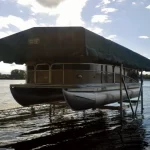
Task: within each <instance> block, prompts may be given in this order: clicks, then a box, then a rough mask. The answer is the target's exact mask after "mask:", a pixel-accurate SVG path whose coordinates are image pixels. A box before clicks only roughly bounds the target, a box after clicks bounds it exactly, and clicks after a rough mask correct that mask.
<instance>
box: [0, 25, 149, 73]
mask: <svg viewBox="0 0 150 150" xmlns="http://www.w3.org/2000/svg"><path fill="white" fill-rule="evenodd" d="M0 61H4V62H6V63H13V62H15V63H16V64H24V63H27V62H36V63H38V62H51V63H52V62H53V63H54V62H79V63H82V62H88V63H110V64H114V65H119V64H121V63H122V64H123V65H124V66H126V67H131V68H136V69H142V70H145V71H150V60H149V59H147V58H145V57H143V56H141V55H139V54H137V53H135V52H133V51H132V50H129V49H128V48H125V47H123V46H121V45H119V44H117V43H115V42H112V41H110V40H108V39H105V38H104V37H102V36H99V35H97V34H95V33H93V32H91V31H89V30H87V29H85V28H83V27H35V28H31V29H28V30H26V31H22V32H19V33H16V34H14V35H11V36H8V37H5V38H2V39H0Z"/></svg>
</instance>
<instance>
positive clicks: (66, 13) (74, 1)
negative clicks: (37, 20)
mask: <svg viewBox="0 0 150 150" xmlns="http://www.w3.org/2000/svg"><path fill="white" fill-rule="evenodd" d="M86 2H87V0H82V1H81V0H66V1H64V2H63V3H62V4H61V5H60V6H59V7H58V8H59V15H58V18H57V19H56V25H57V26H84V21H83V20H82V16H81V13H82V10H83V8H84V6H85V5H86Z"/></svg>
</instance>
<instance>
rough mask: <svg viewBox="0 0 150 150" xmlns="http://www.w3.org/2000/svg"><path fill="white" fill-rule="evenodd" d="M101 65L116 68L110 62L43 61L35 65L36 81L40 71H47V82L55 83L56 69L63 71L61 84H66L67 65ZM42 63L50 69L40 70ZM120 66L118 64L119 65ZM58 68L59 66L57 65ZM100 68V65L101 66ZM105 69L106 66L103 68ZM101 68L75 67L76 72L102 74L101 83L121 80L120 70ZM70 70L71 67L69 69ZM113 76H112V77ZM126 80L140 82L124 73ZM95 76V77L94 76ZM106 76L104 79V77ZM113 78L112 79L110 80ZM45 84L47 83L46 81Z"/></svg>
mask: <svg viewBox="0 0 150 150" xmlns="http://www.w3.org/2000/svg"><path fill="white" fill-rule="evenodd" d="M75 64H77V65H101V66H104V65H105V66H110V67H112V68H115V67H114V65H110V64H95V63H53V64H51V65H50V64H48V63H41V64H37V65H36V66H35V67H34V83H37V84H38V83H39V82H37V73H38V72H47V73H48V80H47V83H46V84H53V81H52V75H53V73H54V72H55V71H57V72H58V71H59V72H58V73H61V74H62V78H61V80H62V81H61V84H66V83H65V71H66V70H67V69H65V65H75ZM42 65H47V66H48V69H47V70H38V69H37V68H38V66H42ZM58 65H59V66H61V69H60V68H59V69H53V67H54V66H58ZM117 67H118V66H117ZM56 68H57V67H56ZM99 68H100V67H99ZM103 69H104V68H103ZM103 69H102V70H101V69H89V70H86V69H79V70H78V69H75V71H76V72H79V73H80V71H81V73H82V72H83V73H85V72H95V73H99V74H101V77H100V80H99V81H100V83H118V82H119V76H120V74H119V72H118V73H116V72H115V70H114V69H112V72H109V71H106V70H105V71H104V70H103ZM125 69H129V68H125ZM68 70H69V69H68ZM70 70H71V69H70ZM110 76H112V77H110ZM80 77H81V78H82V75H80V74H79V76H78V78H80ZM123 77H124V79H125V81H129V82H138V79H137V80H136V79H134V78H131V77H130V76H127V75H125V73H124V75H123ZM93 78H94V77H93ZM103 78H104V79H103ZM108 78H109V79H108ZM110 78H112V81H110V80H111V79H110ZM108 80H109V82H108ZM44 84H45V83H44Z"/></svg>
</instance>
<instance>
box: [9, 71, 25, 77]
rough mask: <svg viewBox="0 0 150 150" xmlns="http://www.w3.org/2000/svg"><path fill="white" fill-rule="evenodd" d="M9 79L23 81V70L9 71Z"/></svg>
mask: <svg viewBox="0 0 150 150" xmlns="http://www.w3.org/2000/svg"><path fill="white" fill-rule="evenodd" d="M11 78H12V79H25V71H24V70H18V69H15V70H12V71H11Z"/></svg>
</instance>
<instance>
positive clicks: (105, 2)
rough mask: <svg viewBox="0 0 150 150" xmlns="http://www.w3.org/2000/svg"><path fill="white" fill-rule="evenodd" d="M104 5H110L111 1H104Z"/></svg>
mask: <svg viewBox="0 0 150 150" xmlns="http://www.w3.org/2000/svg"><path fill="white" fill-rule="evenodd" d="M102 3H103V4H104V5H107V4H110V3H111V1H110V0H102Z"/></svg>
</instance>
